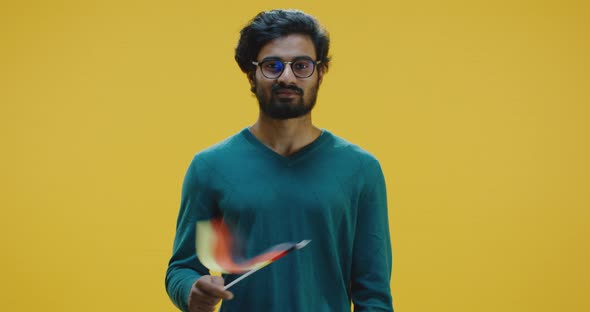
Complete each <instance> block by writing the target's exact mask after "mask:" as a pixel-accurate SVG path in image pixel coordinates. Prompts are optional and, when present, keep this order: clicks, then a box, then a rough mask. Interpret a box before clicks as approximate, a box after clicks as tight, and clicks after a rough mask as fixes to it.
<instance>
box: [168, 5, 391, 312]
mask: <svg viewBox="0 0 590 312" xmlns="http://www.w3.org/2000/svg"><path fill="white" fill-rule="evenodd" d="M328 50H329V38H328V35H327V33H326V32H325V30H324V29H323V28H322V27H320V26H319V24H318V22H317V21H316V19H315V18H313V17H311V16H309V15H307V14H305V13H303V12H301V11H296V10H272V11H268V12H262V13H260V14H258V15H257V16H256V17H255V18H254V19H253V20H252V21H251V22H250V23H249V24H248V25H247V26H246V27H245V28H244V29H242V31H241V37H240V40H239V42H238V46H237V48H236V55H235V58H236V61H237V63H238V65H239V66H240V68H241V70H242V71H243V72H244V73H245V74H246V75H247V77H248V80H249V82H250V85H251V90H252V92H253V93H254V94H255V95H256V97H257V98H258V102H259V116H258V120H257V121H256V123H254V125H252V126H251V127H248V128H246V129H243V130H242V131H241V132H239V133H238V134H236V135H234V136H232V137H230V138H228V139H226V140H225V141H223V142H221V143H219V144H217V145H215V146H213V147H211V148H208V149H206V150H204V151H202V152H200V153H198V154H197V155H196V156H195V157H194V159H193V161H192V162H191V164H190V166H189V169H188V172H187V174H186V177H185V180H184V184H183V190H182V199H181V207H180V213H179V217H178V224H177V233H176V238H175V241H174V250H173V255H172V258H171V259H170V263H169V267H168V271H167V274H166V289H167V291H168V294H169V295H170V298H171V299H172V301H173V302H174V303H175V304H176V305H177V306H178V307H179V308H180V309H182V310H183V311H191V312H196V311H213V309H214V307H215V305H216V304H218V303H219V302H220V300H224V301H223V303H222V305H221V311H256V312H258V311H301V312H322V311H350V307H351V306H350V305H351V301H352V303H353V304H354V307H355V311H393V307H392V299H391V291H390V286H389V281H390V276H391V247H390V238H389V225H388V217H387V201H386V192H385V182H384V178H383V174H382V171H381V168H380V166H379V163H378V161H377V160H376V159H375V158H374V157H373V156H371V155H370V154H369V153H367V152H365V151H364V150H362V149H361V148H359V147H358V146H356V145H353V144H351V143H348V142H347V141H345V140H343V139H341V138H339V137H337V136H335V135H333V134H332V133H330V132H329V131H327V130H322V129H319V128H317V127H316V126H314V125H313V124H312V121H311V111H312V108H313V107H314V105H315V102H316V97H317V92H318V89H319V86H320V84H321V82H322V79H323V77H324V75H325V74H326V71H327V69H328V64H329V61H330V59H329V58H328ZM220 216H221V217H223V219H224V221H225V223H226V224H227V225H228V227H229V228H230V229H231V230H232V231H233V232H234V234H235V235H236V236H237V237H240V238H242V239H244V249H245V250H244V252H245V255H246V256H247V257H252V256H255V255H257V254H259V253H260V252H262V251H264V250H265V249H267V248H268V247H271V246H273V245H276V244H278V243H283V242H298V241H301V240H304V239H309V240H311V243H310V244H309V245H308V246H307V247H305V248H303V249H301V250H298V251H296V252H293V253H290V254H288V255H287V256H285V257H283V258H281V259H280V260H278V261H276V262H274V263H273V264H271V265H269V266H268V267H265V268H264V269H262V270H260V271H258V272H256V273H255V274H253V275H252V276H250V277H248V278H246V279H244V280H242V281H240V282H239V283H237V284H236V285H234V286H232V288H231V289H230V290H231V292H230V291H226V290H224V289H223V285H224V283H225V282H227V283H229V282H231V281H232V280H234V279H236V278H237V276H235V275H225V276H224V278H225V280H224V278H222V277H219V276H217V277H213V276H210V275H209V271H208V269H207V268H205V267H204V266H203V265H202V264H201V263H200V262H199V260H198V258H197V255H196V253H195V223H196V222H197V221H200V220H207V219H211V218H213V217H220Z"/></svg>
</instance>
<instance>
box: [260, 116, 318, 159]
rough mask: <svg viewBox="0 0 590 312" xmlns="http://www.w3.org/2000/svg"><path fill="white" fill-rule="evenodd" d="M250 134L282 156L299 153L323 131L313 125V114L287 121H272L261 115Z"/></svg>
mask: <svg viewBox="0 0 590 312" xmlns="http://www.w3.org/2000/svg"><path fill="white" fill-rule="evenodd" d="M250 132H252V134H253V135H254V136H255V137H256V138H257V139H258V140H260V142H262V143H264V145H266V146H268V147H269V148H270V149H272V150H273V151H275V152H276V153H277V154H279V155H282V156H285V157H287V156H290V155H293V154H295V153H297V152H298V151H299V150H300V149H302V148H303V147H305V146H307V145H309V144H310V143H312V142H313V141H315V139H317V138H318V137H319V136H320V134H321V130H320V129H318V128H317V127H315V126H314V125H313V124H312V123H311V114H307V115H305V116H302V117H299V118H292V119H286V120H278V119H272V118H269V117H268V116H266V115H264V114H263V113H260V115H259V116H258V120H257V121H256V123H255V124H254V125H252V126H251V127H250Z"/></svg>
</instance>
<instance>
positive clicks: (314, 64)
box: [252, 58, 322, 79]
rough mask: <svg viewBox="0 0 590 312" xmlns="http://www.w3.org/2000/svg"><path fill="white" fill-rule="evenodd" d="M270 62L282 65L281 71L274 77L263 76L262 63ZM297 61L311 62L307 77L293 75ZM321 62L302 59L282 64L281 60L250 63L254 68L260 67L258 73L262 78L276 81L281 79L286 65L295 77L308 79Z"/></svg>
mask: <svg viewBox="0 0 590 312" xmlns="http://www.w3.org/2000/svg"><path fill="white" fill-rule="evenodd" d="M271 61H272V62H280V63H282V64H283V69H282V70H281V72H280V73H279V74H278V75H277V76H276V77H268V76H267V75H265V74H264V70H263V69H262V64H263V63H264V62H271ZM298 61H311V63H312V64H313V70H312V71H311V73H310V74H309V76H305V77H303V76H299V75H297V74H296V73H295V71H294V70H293V63H295V62H298ZM321 62H322V60H319V61H314V60H312V59H307V58H303V59H298V60H294V61H289V62H284V61H281V60H274V59H271V60H264V61H262V62H255V61H252V64H254V65H256V67H260V73H262V76H264V77H265V78H267V79H277V78H279V77H281V75H282V74H283V72H285V68H287V65H289V67H291V72H292V73H293V75H294V76H295V77H297V78H301V79H304V78H309V77H311V76H313V73H315V70H316V68H317V67H318V64H320V63H321Z"/></svg>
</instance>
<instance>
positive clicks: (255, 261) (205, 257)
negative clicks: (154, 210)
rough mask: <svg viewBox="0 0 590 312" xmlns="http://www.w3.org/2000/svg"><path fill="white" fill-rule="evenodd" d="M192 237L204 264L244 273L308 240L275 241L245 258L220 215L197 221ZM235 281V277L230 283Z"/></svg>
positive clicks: (213, 267) (223, 270)
mask: <svg viewBox="0 0 590 312" xmlns="http://www.w3.org/2000/svg"><path fill="white" fill-rule="evenodd" d="M196 236H197V257H198V258H199V260H200V261H201V263H202V264H203V265H204V266H205V267H207V268H208V269H210V270H213V271H218V272H221V273H231V274H243V273H248V274H246V276H247V275H250V274H252V273H254V272H255V271H257V270H259V269H261V268H263V267H265V266H267V265H269V264H271V263H272V262H273V261H275V260H277V259H279V258H281V257H283V256H284V255H286V254H287V253H289V252H291V251H293V250H296V249H301V248H303V247H305V246H306V245H307V244H309V242H310V240H303V241H301V242H299V243H282V244H278V245H275V246H273V247H271V248H269V249H268V250H266V251H265V252H263V253H261V254H260V255H258V256H256V257H253V258H251V259H246V258H245V257H243V255H241V254H239V253H238V252H237V250H238V249H239V246H236V241H235V239H234V237H233V236H232V235H231V232H230V231H229V229H228V228H227V225H226V224H225V223H224V222H223V219H222V218H215V219H211V220H204V221H199V222H197V229H196ZM246 276H242V277H246ZM237 281H238V280H235V281H234V283H235V282H237ZM231 285H233V283H232V284H230V285H227V286H226V289H227V288H229V287H230V286H231Z"/></svg>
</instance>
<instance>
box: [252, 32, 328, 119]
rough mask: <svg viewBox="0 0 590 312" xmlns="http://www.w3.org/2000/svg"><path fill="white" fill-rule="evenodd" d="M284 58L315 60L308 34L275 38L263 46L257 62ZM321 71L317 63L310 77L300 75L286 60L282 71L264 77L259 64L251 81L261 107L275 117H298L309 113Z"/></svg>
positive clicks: (265, 112) (313, 102) (284, 59)
mask: <svg viewBox="0 0 590 312" xmlns="http://www.w3.org/2000/svg"><path fill="white" fill-rule="evenodd" d="M272 59H274V60H281V61H283V62H289V61H294V60H298V59H311V60H313V61H315V60H316V53H315V47H314V45H313V42H312V41H311V39H310V38H309V36H307V35H301V34H291V35H288V36H285V37H280V38H277V39H274V40H273V41H271V42H269V43H267V44H266V45H265V46H263V47H262V49H260V52H259V53H258V58H257V59H256V61H257V62H259V63H261V62H263V61H265V60H272ZM321 76H322V73H321V72H320V70H319V66H316V68H315V70H314V72H313V74H312V75H311V76H310V77H307V78H298V77H296V76H295V74H294V73H293V70H292V68H291V65H288V64H285V68H284V70H283V72H282V73H281V75H280V76H279V77H278V78H275V79H269V78H267V77H265V76H264V75H263V74H262V72H261V69H260V67H257V68H256V73H255V75H254V77H253V78H254V79H250V84H251V86H252V88H254V90H255V93H256V97H257V98H258V104H259V106H260V110H261V111H262V112H263V113H264V114H266V115H268V116H269V117H271V118H273V119H290V118H297V117H301V116H304V115H306V114H308V113H309V112H310V111H311V110H312V108H313V106H314V105H315V101H316V98H317V92H318V88H319V85H320V83H321Z"/></svg>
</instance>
